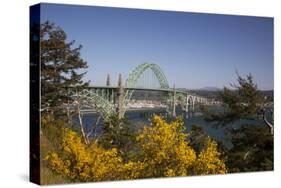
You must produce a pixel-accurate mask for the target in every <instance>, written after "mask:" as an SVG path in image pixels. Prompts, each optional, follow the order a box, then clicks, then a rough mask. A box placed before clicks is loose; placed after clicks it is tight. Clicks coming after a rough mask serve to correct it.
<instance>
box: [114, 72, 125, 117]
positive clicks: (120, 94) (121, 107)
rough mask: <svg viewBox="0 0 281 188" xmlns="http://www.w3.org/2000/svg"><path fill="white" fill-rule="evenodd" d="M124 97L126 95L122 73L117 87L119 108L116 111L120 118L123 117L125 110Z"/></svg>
mask: <svg viewBox="0 0 281 188" xmlns="http://www.w3.org/2000/svg"><path fill="white" fill-rule="evenodd" d="M123 97H124V88H123V85H122V75H121V74H119V77H118V89H117V108H116V112H117V114H118V118H119V119H121V118H122V117H123V114H124V113H123V112H124V104H123Z"/></svg>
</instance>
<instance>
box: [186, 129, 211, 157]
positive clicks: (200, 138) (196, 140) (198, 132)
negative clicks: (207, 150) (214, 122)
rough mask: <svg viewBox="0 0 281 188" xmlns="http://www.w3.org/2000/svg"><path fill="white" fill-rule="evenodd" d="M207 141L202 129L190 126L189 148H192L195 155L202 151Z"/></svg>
mask: <svg viewBox="0 0 281 188" xmlns="http://www.w3.org/2000/svg"><path fill="white" fill-rule="evenodd" d="M207 139H208V136H207V135H206V133H205V132H204V130H203V128H202V127H200V126H198V125H192V128H191V132H190V136H189V141H190V146H191V147H192V148H194V150H195V152H196V153H197V154H199V153H200V151H202V149H203V148H204V147H205V145H206V141H207Z"/></svg>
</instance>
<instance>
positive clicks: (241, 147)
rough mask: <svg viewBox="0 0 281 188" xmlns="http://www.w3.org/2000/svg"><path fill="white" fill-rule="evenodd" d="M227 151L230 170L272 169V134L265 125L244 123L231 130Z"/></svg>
mask: <svg viewBox="0 0 281 188" xmlns="http://www.w3.org/2000/svg"><path fill="white" fill-rule="evenodd" d="M230 135H231V141H232V143H233V145H234V147H233V148H232V149H231V150H229V151H228V152H227V154H228V161H227V166H228V168H229V171H230V172H249V171H266V170H273V136H272V135H271V133H270V131H269V130H268V128H267V127H265V126H257V125H244V126H242V127H241V128H240V129H236V130H235V129H233V130H232V131H231V134H230Z"/></svg>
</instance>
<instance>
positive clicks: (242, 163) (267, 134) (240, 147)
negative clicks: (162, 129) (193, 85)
mask: <svg viewBox="0 0 281 188" xmlns="http://www.w3.org/2000/svg"><path fill="white" fill-rule="evenodd" d="M237 82H238V84H232V85H231V86H232V87H233V88H232V89H229V88H226V87H225V88H224V90H223V92H222V93H221V101H222V106H223V110H222V111H220V112H214V111H212V110H210V109H208V108H206V107H205V108H203V111H204V116H205V119H206V120H208V121H211V122H218V123H219V124H220V125H222V126H224V127H225V128H226V129H225V132H226V134H227V137H228V138H229V139H230V140H231V142H232V144H233V147H232V148H230V149H228V148H224V150H225V153H226V154H227V156H228V160H227V167H228V169H229V171H230V172H248V171H263V170H272V169H273V135H272V134H271V133H272V130H273V129H272V127H270V126H268V123H266V122H265V123H264V124H259V125H257V124H244V125H241V127H240V128H236V129H234V128H233V127H232V124H231V123H233V122H235V121H237V120H240V119H261V118H262V117H263V116H262V113H264V107H265V98H264V96H263V95H262V94H261V92H260V91H259V90H258V87H257V85H256V84H255V83H254V82H253V77H252V75H247V76H246V78H242V77H241V76H240V75H238V79H237Z"/></svg>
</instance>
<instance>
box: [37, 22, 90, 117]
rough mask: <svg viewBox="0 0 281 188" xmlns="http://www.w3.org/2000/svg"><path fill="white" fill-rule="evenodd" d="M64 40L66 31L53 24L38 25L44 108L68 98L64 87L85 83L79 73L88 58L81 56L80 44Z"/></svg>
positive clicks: (58, 103)
mask: <svg viewBox="0 0 281 188" xmlns="http://www.w3.org/2000/svg"><path fill="white" fill-rule="evenodd" d="M73 45H74V41H71V42H67V35H66V33H65V32H64V31H63V30H62V29H61V28H59V27H57V26H56V25H55V24H53V23H50V22H48V21H47V22H45V23H43V24H41V26H40V58H41V92H42V96H41V101H42V104H41V107H42V109H43V110H44V111H53V112H54V111H58V110H59V108H60V107H61V104H62V103H64V102H65V101H66V100H67V92H68V91H67V88H66V87H70V86H73V87H78V86H79V87H81V86H83V85H85V83H83V81H82V77H83V75H84V74H85V72H82V69H85V68H87V62H85V61H84V60H83V59H82V58H81V57H80V50H81V48H82V46H81V45H79V46H78V47H76V48H74V47H73ZM86 84H87V83H86Z"/></svg>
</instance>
